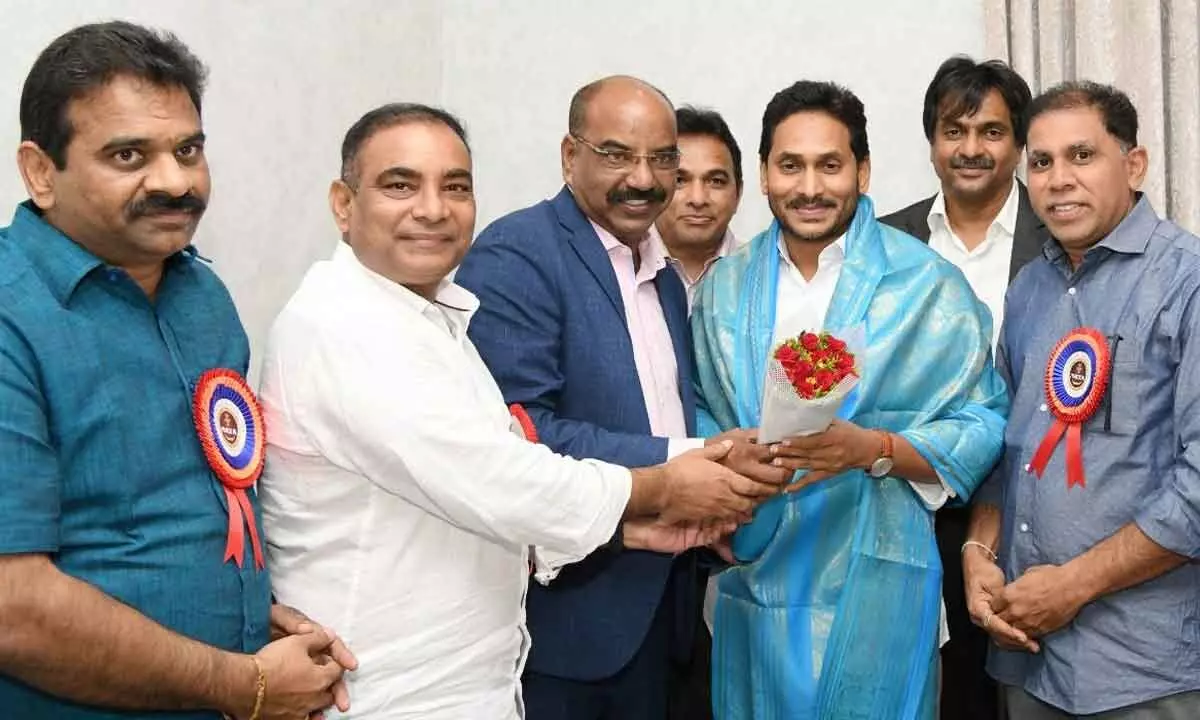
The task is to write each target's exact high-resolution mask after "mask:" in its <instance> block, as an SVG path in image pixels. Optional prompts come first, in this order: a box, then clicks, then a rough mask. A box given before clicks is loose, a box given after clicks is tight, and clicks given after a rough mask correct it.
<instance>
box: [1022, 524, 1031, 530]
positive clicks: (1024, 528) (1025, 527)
mask: <svg viewBox="0 0 1200 720" xmlns="http://www.w3.org/2000/svg"><path fill="white" fill-rule="evenodd" d="M1021 532H1029V523H1021Z"/></svg>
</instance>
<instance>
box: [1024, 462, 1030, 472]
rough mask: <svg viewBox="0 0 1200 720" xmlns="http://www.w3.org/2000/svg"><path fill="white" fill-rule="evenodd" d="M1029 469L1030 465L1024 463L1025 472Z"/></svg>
mask: <svg viewBox="0 0 1200 720" xmlns="http://www.w3.org/2000/svg"><path fill="white" fill-rule="evenodd" d="M1029 470H1030V465H1029V464H1028V463H1026V464H1025V472H1029Z"/></svg>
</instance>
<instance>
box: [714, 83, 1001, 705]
mask: <svg viewBox="0 0 1200 720" xmlns="http://www.w3.org/2000/svg"><path fill="white" fill-rule="evenodd" d="M759 157H760V161H761V167H760V169H761V185H762V191H763V193H764V194H765V195H766V196H767V200H768V203H769V204H770V207H771V211H772V213H773V214H774V216H775V221H774V222H773V223H772V224H771V227H770V228H769V229H768V230H767V231H766V232H763V233H762V234H760V235H759V236H758V237H756V238H755V239H754V240H753V241H752V242H750V243H749V244H747V245H745V246H743V247H742V248H741V249H740V250H739V251H737V252H736V253H734V254H733V255H730V256H729V257H727V258H725V259H724V260H722V261H721V262H719V263H717V265H716V266H715V267H714V268H713V270H712V271H711V274H710V276H709V278H708V279H707V280H706V281H705V283H704V285H703V286H702V287H701V289H700V293H699V297H698V299H697V304H696V307H695V310H694V313H693V315H692V329H693V333H694V336H695V343H696V359H697V363H698V366H699V367H698V370H699V374H698V376H697V377H698V385H699V389H700V399H701V411H700V430H701V431H702V432H703V433H705V434H715V433H718V432H721V431H724V430H728V429H731V428H735V427H758V426H759V422H760V420H761V418H760V414H761V412H760V399H761V397H762V385H763V378H764V375H765V369H766V360H767V358H768V356H769V354H770V353H771V351H772V349H773V348H774V347H775V345H776V344H778V343H779V342H780V341H782V340H784V339H786V338H789V337H794V336H796V335H798V334H799V333H800V332H801V331H802V330H813V331H817V330H827V331H829V332H831V333H833V334H835V335H837V336H839V337H842V338H847V337H855V336H857V337H860V338H862V340H863V343H862V348H861V350H860V352H859V355H858V365H859V370H860V374H861V380H860V382H859V384H858V386H857V387H856V388H855V389H854V391H853V392H852V393H851V394H850V396H848V397H847V398H846V401H845V403H844V404H843V406H842V408H841V411H840V412H839V414H838V417H839V420H836V421H834V423H833V425H831V426H830V427H829V429H827V430H826V431H824V432H822V433H818V434H816V435H810V436H807V437H793V438H788V439H786V440H784V441H783V442H782V443H780V444H778V445H775V446H773V452H775V453H776V455H777V459H776V463H777V464H779V465H783V466H785V467H788V468H790V469H793V470H797V471H801V472H800V474H799V475H798V478H797V483H796V486H795V487H796V489H797V491H796V492H793V493H789V494H787V495H784V496H781V497H779V498H776V499H773V500H771V501H769V502H768V503H766V504H764V505H763V506H761V507H760V508H759V510H758V511H757V512H756V514H755V517H754V520H753V521H752V522H751V523H749V524H748V525H745V526H743V527H742V528H741V529H739V530H738V532H737V533H736V534H735V535H734V537H733V540H732V550H733V555H734V556H735V558H736V559H737V561H738V563H739V564H737V565H735V566H734V567H732V568H731V569H730V570H728V571H727V572H725V573H724V574H722V576H721V581H720V585H719V588H720V593H719V598H718V601H717V611H716V625H715V628H714V648H713V709H714V713H715V716H716V717H717V718H718V719H719V720H743V719H747V720H748V719H751V718H752V719H754V720H798V719H801V718H814V719H815V718H820V719H821V720H843V719H850V718H854V719H856V720H857V719H862V720H897V719H908V718H914V719H915V718H921V719H928V718H933V716H934V713H935V710H936V704H937V703H936V689H937V675H938V673H937V664H936V658H937V648H938V647H939V639H940V640H941V641H944V640H945V639H946V638H945V625H944V618H942V617H941V601H940V596H941V578H942V570H941V563H940V560H939V557H938V550H937V545H936V542H935V540H934V535H933V511H934V510H936V509H937V507H939V506H940V505H941V504H943V503H945V502H946V501H947V500H948V499H951V498H953V499H954V500H955V501H956V502H963V501H966V500H967V499H968V498H969V497H970V495H971V493H972V492H973V491H974V490H975V488H976V487H977V486H978V485H979V484H980V483H981V482H982V481H983V479H984V477H985V476H986V475H987V473H988V472H989V471H990V470H991V468H992V465H993V464H994V463H995V462H996V460H997V458H998V457H999V455H1000V452H1001V448H1002V443H1003V433H1004V425H1005V415H1006V413H1007V411H1008V404H1007V403H1008V401H1007V397H1006V393H1005V388H1004V384H1003V381H1002V380H1000V378H999V376H998V375H997V374H996V372H995V369H994V368H993V366H992V359H991V351H990V345H991V318H990V316H989V314H988V312H987V309H986V308H985V307H984V306H983V305H982V303H980V302H979V301H978V300H977V299H976V297H975V295H974V294H973V293H972V292H971V289H970V287H969V286H968V284H967V282H966V280H965V279H964V278H963V276H962V274H961V273H960V272H959V271H958V270H957V269H956V268H955V267H954V266H953V265H951V264H950V263H948V262H946V261H945V260H942V259H941V258H940V257H939V256H938V255H937V254H936V253H934V252H933V251H931V250H930V249H929V248H928V247H926V246H925V245H923V244H922V243H921V242H920V241H918V240H916V239H915V238H912V237H910V236H908V235H906V234H904V233H902V232H900V231H897V230H894V229H892V228H889V227H887V226H884V225H881V224H880V223H879V222H878V221H876V219H875V209H874V206H873V205H872V203H871V199H870V198H869V197H867V196H866V195H865V194H863V193H865V192H866V190H867V185H868V182H869V179H870V160H869V152H868V144H867V132H866V117H865V113H864V110H863V105H862V103H861V102H860V101H859V99H858V98H857V97H855V96H854V95H853V93H851V92H850V91H848V90H846V89H845V88H842V87H840V86H837V85H834V84H832V83H821V82H810V81H801V82H798V83H796V84H795V85H793V86H791V87H789V88H787V89H785V90H783V91H781V92H780V93H778V94H777V95H776V96H775V97H774V98H773V99H772V100H771V102H770V104H769V105H768V106H767V109H766V112H765V113H764V115H763V129H762V139H761V143H760V146H759Z"/></svg>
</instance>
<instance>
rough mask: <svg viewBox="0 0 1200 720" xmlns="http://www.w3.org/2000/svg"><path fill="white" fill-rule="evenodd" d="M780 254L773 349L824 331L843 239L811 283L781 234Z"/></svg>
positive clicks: (938, 487)
mask: <svg viewBox="0 0 1200 720" xmlns="http://www.w3.org/2000/svg"><path fill="white" fill-rule="evenodd" d="M779 255H780V257H781V259H782V261H783V263H782V265H781V266H780V268H779V270H780V272H779V289H778V291H777V292H776V294H775V331H774V337H773V339H772V346H774V345H778V344H779V343H781V342H783V341H784V340H786V339H788V338H790V337H795V336H797V335H799V334H800V333H801V332H804V331H806V330H807V331H809V332H820V331H821V330H824V329H825V316H826V315H827V314H828V313H829V306H830V305H831V304H832V303H833V293H834V290H836V289H837V283H838V279H839V278H840V277H841V276H842V266H843V265H844V264H845V261H846V236H845V235H843V236H841V237H840V238H838V239H837V240H835V241H833V242H832V243H830V244H829V245H827V246H826V247H825V249H824V250H822V251H821V254H820V255H819V256H818V258H817V272H816V274H815V275H813V276H812V279H811V280H805V279H804V275H803V274H802V273H801V272H800V268H798V267H796V265H795V264H794V263H793V262H792V258H791V255H789V254H788V249H787V243H786V242H784V239H783V235H782V234H781V235H780V236H779ZM908 484H909V485H910V486H912V489H913V490H914V491H916V493H917V496H918V497H920V498H921V501H922V502H923V503H925V506H926V507H928V508H929V509H930V510H937V509H938V508H940V507H941V506H943V505H945V504H946V501H947V500H948V499H950V497H951V493H952V492H953V490H952V489H951V488H950V486H949V485H947V484H946V483H945V481H941V482H938V483H921V482H912V481H909V483H908ZM939 623H940V629H939V633H938V634H939V640H940V642H941V644H943V645H944V644H945V643H946V641H947V640H949V639H950V631H949V628H948V626H947V625H946V603H945V602H943V603H942V611H941V619H940V621H939Z"/></svg>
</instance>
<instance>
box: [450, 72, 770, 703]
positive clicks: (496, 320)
mask: <svg viewBox="0 0 1200 720" xmlns="http://www.w3.org/2000/svg"><path fill="white" fill-rule="evenodd" d="M561 156H562V169H563V179H564V181H565V183H566V187H564V188H563V190H562V191H561V192H560V193H559V194H558V195H557V196H556V197H554V198H553V199H550V200H547V201H543V202H541V203H538V204H537V205H534V206H532V207H529V208H525V209H523V210H518V211H517V212H514V213H512V214H510V215H507V216H505V217H503V218H500V219H499V220H497V221H496V222H494V223H492V224H491V225H490V226H489V227H487V228H486V229H485V230H484V231H483V232H482V233H481V234H480V236H479V238H478V239H477V240H476V242H475V244H474V246H473V247H472V249H471V250H470V252H468V254H467V257H466V258H465V259H464V261H463V263H462V265H461V266H460V268H459V270H458V273H457V275H456V276H455V281H456V282H457V283H458V284H460V285H462V286H464V287H466V288H467V289H468V290H470V291H472V292H473V293H475V294H476V295H477V296H478V297H479V300H480V309H479V311H478V313H477V314H476V315H475V317H474V320H473V322H472V325H471V330H470V336H471V339H472V341H473V342H474V343H475V345H476V347H477V348H478V349H479V352H480V354H481V355H482V357H483V359H484V362H485V363H487V365H488V369H489V370H490V371H491V373H492V375H493V376H494V377H495V379H496V381H497V383H498V384H499V386H500V389H501V390H502V391H503V392H504V396H505V401H506V402H508V403H519V404H521V405H522V406H523V407H524V408H525V409H526V411H528V413H529V415H530V417H531V418H532V420H533V423H534V425H535V426H536V428H537V433H538V439H539V441H540V442H543V443H545V444H546V445H548V446H550V447H551V448H552V449H553V450H555V451H557V452H560V453H563V454H567V455H572V456H574V457H577V458H597V459H600V460H606V461H610V462H616V463H625V464H628V463H633V465H632V466H634V467H636V466H640V465H643V464H647V463H650V464H653V463H654V462H662V461H664V460H666V459H667V458H669V457H672V456H674V455H676V454H678V453H680V452H682V451H684V450H686V449H689V448H692V447H697V446H699V445H702V444H703V443H704V441H703V440H699V439H689V436H692V435H694V434H695V396H694V393H693V388H692V365H693V358H692V354H691V353H692V347H691V333H690V330H689V327H688V322H687V294H686V292H685V290H684V286H683V283H682V282H681V281H680V279H679V276H678V275H677V274H676V272H675V270H674V269H672V268H671V267H668V265H667V258H666V256H665V255H664V253H663V251H662V248H661V246H660V245H659V243H658V242H657V241H656V239H655V238H654V237H652V235H651V233H650V228H651V226H652V224H653V223H654V221H655V219H656V218H657V217H658V216H659V214H660V213H661V212H662V211H663V209H664V208H665V207H666V206H667V205H668V204H669V203H670V201H671V197H672V195H673V193H674V189H675V181H676V172H677V170H678V169H679V147H678V137H677V134H676V126H675V111H674V108H673V107H672V106H671V103H670V101H669V100H668V99H667V98H666V96H665V95H663V93H662V92H661V91H659V90H658V89H656V88H654V87H653V86H651V85H649V84H647V83H645V82H643V81H641V80H638V79H636V78H630V77H620V76H619V77H611V78H605V79H602V80H598V81H596V82H593V83H591V84H589V85H586V86H584V87H583V88H581V89H580V90H579V91H578V92H576V94H575V96H574V97H573V98H572V101H571V108H570V113H569V117H568V131H567V133H566V135H565V136H564V137H563V140H562V145H561ZM735 436H736V437H737V439H738V440H739V441H740V442H738V443H737V444H736V445H735V447H734V449H733V450H732V451H731V452H730V454H729V455H728V456H727V458H728V460H727V462H728V463H729V464H731V466H733V467H734V468H736V469H737V470H738V472H740V473H741V474H743V475H745V476H747V477H752V478H754V479H757V480H759V481H760V482H769V483H772V484H780V483H783V482H785V481H786V479H787V478H786V473H784V472H781V471H780V470H778V469H777V468H772V467H771V466H769V465H768V464H766V463H767V461H769V459H770V456H769V455H768V454H767V453H766V452H763V449H762V448H759V447H758V446H756V445H753V444H750V443H748V442H745V437H746V433H744V432H735ZM615 546H616V544H613V547H615ZM697 572H698V571H697V568H696V561H695V558H694V557H693V556H691V555H684V556H681V557H680V558H679V559H672V558H670V557H666V556H663V555H656V554H653V553H646V552H638V551H631V552H625V551H615V552H603V553H595V554H593V555H592V556H590V557H589V558H588V559H586V560H584V561H583V562H581V563H578V564H576V565H573V566H571V567H570V568H568V569H567V570H566V571H564V572H563V573H562V574H561V575H560V576H559V577H558V579H557V580H556V581H555V582H554V583H553V584H551V585H550V586H548V587H542V586H540V585H538V584H536V583H534V584H531V586H530V589H529V595H528V624H529V629H530V633H531V635H532V641H533V645H532V649H531V651H530V654H529V660H528V666H527V668H526V670H525V675H524V678H523V681H524V697H525V704H526V716H527V717H528V718H529V720H663V719H664V718H665V717H666V715H667V686H668V676H669V673H668V669H669V667H670V666H671V663H672V659H675V660H686V659H687V657H688V656H689V654H690V648H691V637H692V631H693V629H694V627H695V622H696V621H695V608H696V593H697V579H696V578H697Z"/></svg>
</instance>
